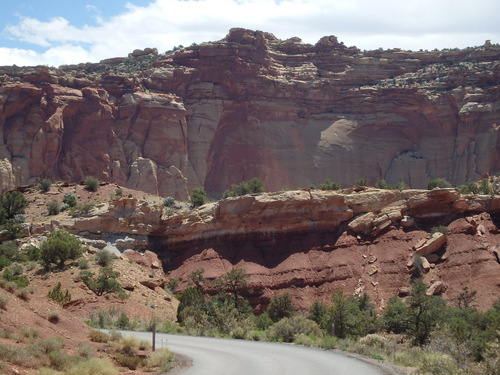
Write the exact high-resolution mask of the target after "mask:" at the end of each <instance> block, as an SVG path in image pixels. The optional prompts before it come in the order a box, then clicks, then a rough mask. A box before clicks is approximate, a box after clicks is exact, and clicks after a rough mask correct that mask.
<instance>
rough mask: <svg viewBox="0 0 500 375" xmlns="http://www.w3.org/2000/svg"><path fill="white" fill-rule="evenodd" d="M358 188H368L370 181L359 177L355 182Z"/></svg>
mask: <svg viewBox="0 0 500 375" xmlns="http://www.w3.org/2000/svg"><path fill="white" fill-rule="evenodd" d="M355 185H356V186H368V180H367V179H366V178H364V177H359V178H358V179H356V182H355Z"/></svg>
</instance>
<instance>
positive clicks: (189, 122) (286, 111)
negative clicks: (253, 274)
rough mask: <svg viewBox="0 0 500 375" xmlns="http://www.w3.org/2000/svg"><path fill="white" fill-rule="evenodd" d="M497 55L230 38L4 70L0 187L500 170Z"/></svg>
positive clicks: (216, 184) (189, 184)
mask: <svg viewBox="0 0 500 375" xmlns="http://www.w3.org/2000/svg"><path fill="white" fill-rule="evenodd" d="M499 61H500V47H498V46H491V45H485V46H482V47H476V48H469V49H464V50H443V51H433V52H427V51H420V52H409V51H402V50H397V49H394V50H387V51H382V50H377V51H360V50H358V49H357V48H355V47H349V48H347V47H346V46H344V45H343V44H342V43H339V42H338V41H337V39H336V38H335V37H324V38H322V39H321V40H320V41H319V42H318V43H316V44H315V45H309V44H305V43H302V42H301V41H300V39H298V38H291V39H289V40H285V41H282V40H278V39H276V38H275V37H274V36H273V35H271V34H268V33H263V32H259V31H257V32H254V31H250V30H243V29H233V30H231V31H230V32H229V34H228V35H227V37H226V38H225V39H223V40H221V41H218V42H211V43H204V44H201V45H193V46H191V47H188V48H180V49H177V50H176V51H170V52H167V53H165V54H157V51H155V50H153V49H146V50H144V51H142V52H141V51H134V53H133V54H130V55H129V57H127V58H115V59H108V60H105V61H103V62H101V63H99V64H80V65H74V66H62V67H60V68H58V69H55V68H48V67H43V66H40V67H29V68H19V67H15V66H12V67H0V83H1V86H0V127H1V129H2V131H1V132H0V134H1V139H0V159H1V161H0V188H1V189H2V190H7V189H11V188H13V187H14V186H19V185H24V184H31V183H34V182H36V181H37V180H38V179H40V178H42V177H51V178H58V179H62V180H66V181H76V182H77V181H80V180H81V179H83V178H84V177H85V176H86V175H93V176H95V177H98V178H100V179H102V180H106V181H114V182H117V183H119V184H121V185H123V186H127V187H130V188H136V189H141V190H144V191H146V192H148V193H153V194H160V195H162V196H167V195H171V196H173V197H175V198H177V199H183V198H185V197H186V196H187V194H188V191H189V190H190V189H191V188H193V187H194V186H204V187H205V188H206V190H207V191H208V192H209V194H210V195H211V196H213V197H217V198H218V197H220V195H221V193H222V192H223V191H224V190H225V189H226V188H227V187H228V186H229V185H230V184H231V183H239V182H241V181H243V180H247V179H249V178H251V177H259V178H261V179H262V180H264V181H265V183H266V186H267V187H268V189H269V190H279V189H281V188H282V187H283V186H289V187H294V188H297V187H305V186H309V185H311V184H319V183H321V182H324V181H325V179H326V178H331V179H332V180H334V181H339V182H341V183H342V184H343V185H344V186H348V185H352V184H353V182H354V180H355V179H357V178H358V177H365V178H367V179H368V181H369V182H370V183H372V184H373V183H374V182H375V180H377V179H379V178H384V179H386V180H387V181H388V182H389V183H396V182H398V181H404V182H405V183H406V184H407V185H408V186H410V187H413V188H421V187H423V186H424V184H425V183H426V181H427V179H429V178H431V177H433V178H434V177H444V178H446V179H448V180H449V181H450V182H452V183H453V184H461V183H463V182H465V181H467V180H477V179H478V178H479V177H480V176H481V175H482V174H483V173H485V172H495V171H497V170H499V169H500V166H499V160H500V158H499V157H498V152H499V148H498V137H499V130H498V124H499V118H500V117H499V115H500V89H499V88H500V86H499V82H500V64H499Z"/></svg>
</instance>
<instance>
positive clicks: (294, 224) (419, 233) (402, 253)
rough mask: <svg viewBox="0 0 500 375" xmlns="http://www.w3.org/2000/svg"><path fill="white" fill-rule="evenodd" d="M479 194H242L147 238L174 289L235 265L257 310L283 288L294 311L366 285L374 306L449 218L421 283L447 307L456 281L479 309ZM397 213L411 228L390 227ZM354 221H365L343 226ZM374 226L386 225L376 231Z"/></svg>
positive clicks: (484, 281)
mask: <svg viewBox="0 0 500 375" xmlns="http://www.w3.org/2000/svg"><path fill="white" fill-rule="evenodd" d="M485 199H486V197H485V196H461V195H460V194H458V192H457V190H455V189H440V190H433V191H423V190H407V191H403V192H397V191H383V190H375V189H368V190H365V191H361V192H359V193H356V192H351V193H349V194H339V193H331V192H322V191H290V192H284V193H275V194H263V195H252V196H245V197H240V198H230V199H226V200H222V201H220V202H218V203H213V204H208V205H205V206H203V207H201V208H200V209H198V210H194V211H192V212H190V213H187V214H186V213H179V214H176V215H173V216H171V215H170V216H164V217H163V223H162V224H161V225H159V226H157V227H156V228H157V229H156V230H153V231H152V232H151V233H150V238H151V239H155V241H154V242H155V244H156V247H155V251H156V252H158V254H159V256H160V258H161V259H163V262H164V264H165V266H166V268H167V270H170V271H171V272H170V276H171V277H175V278H180V279H182V280H183V283H181V287H185V286H186V283H187V280H188V276H189V274H190V273H191V272H192V271H195V270H197V269H200V268H203V269H205V277H207V278H208V279H209V280H214V279H217V278H219V277H220V276H221V275H222V274H224V273H226V272H228V271H229V270H230V269H231V268H232V267H238V268H243V269H245V270H246V272H247V273H248V274H249V276H250V278H249V288H250V289H251V290H252V291H253V292H252V293H251V294H249V297H250V299H251V302H252V304H253V305H254V306H256V307H257V308H263V307H265V306H266V305H267V303H268V302H269V300H270V298H271V297H272V296H273V295H274V294H276V293H282V292H283V291H284V290H288V291H289V292H290V293H291V295H292V296H293V298H294V302H295V303H296V304H297V305H298V306H299V307H300V308H301V309H307V308H309V306H310V305H311V304H312V302H313V301H314V300H315V299H319V300H322V301H323V302H326V303H328V302H329V299H330V296H331V294H332V293H333V292H334V291H336V290H343V291H345V292H346V293H348V294H359V293H362V292H365V291H366V292H367V293H368V294H370V296H371V297H372V300H373V301H374V302H375V304H376V305H377V306H379V307H380V308H383V307H384V306H385V305H386V303H387V302H388V300H389V299H390V297H392V296H394V295H397V294H398V293H399V291H400V289H401V288H404V287H406V286H407V285H408V282H409V280H410V277H411V264H412V259H413V257H414V256H416V255H417V252H416V251H415V249H421V248H423V247H422V244H423V243H425V242H426V240H427V239H429V238H430V235H429V234H428V232H429V230H430V227H431V226H434V225H436V224H449V225H448V227H449V233H448V236H447V238H448V241H447V244H446V245H443V244H442V246H440V247H439V249H435V250H434V256H433V257H428V262H429V266H428V267H427V273H426V274H425V275H424V276H423V278H424V281H425V282H426V283H427V284H428V286H429V287H430V286H431V285H434V288H435V291H432V290H431V289H430V292H432V293H434V292H436V293H437V291H439V292H440V293H442V295H443V296H444V298H445V299H448V300H449V301H451V302H452V303H453V301H454V300H455V299H456V298H457V297H458V294H459V292H460V291H461V290H462V289H463V288H464V287H465V286H468V287H469V288H473V289H477V290H478V298H477V304H478V307H479V308H481V309H486V308H489V307H490V306H491V304H492V303H493V302H494V301H495V300H496V299H497V298H498V295H499V294H500V272H499V271H500V264H499V263H498V261H497V259H496V255H495V252H494V249H496V246H498V245H499V244H500V238H499V237H498V228H497V226H496V225H495V223H494V220H493V219H492V216H490V215H489V214H488V213H486V211H489V212H491V213H492V214H493V215H496V213H498V212H499V211H498V208H495V209H493V210H490V208H486V206H488V207H498V203H500V199H499V198H498V197H495V198H491V197H488V198H487V199H488V201H489V203H488V205H482V207H483V209H482V211H483V213H481V214H477V212H479V211H480V210H478V209H477V207H478V202H482V201H483V200H485ZM436 201H439V202H441V204H436ZM417 202H418V204H417ZM457 202H462V203H461V204H460V205H458V204H457ZM457 207H458V208H459V209H457ZM464 207H465V209H464ZM397 211H399V215H396V214H392V215H389V214H388V213H395V212H397ZM355 215H356V216H355ZM405 215H406V216H407V218H408V216H409V217H411V218H413V222H414V223H415V224H414V226H413V227H407V226H403V225H401V224H400V220H402V218H403V216H405ZM360 217H365V218H369V220H367V219H365V220H366V223H365V224H364V225H363V226H357V225H353V223H355V222H356V221H358V219H359V218H360ZM494 217H496V216H494ZM370 220H371V221H370ZM495 220H496V219H495ZM406 221H408V220H406ZM381 222H387V223H388V224H387V225H385V226H384V228H383V229H380V228H379V225H380V223H381ZM417 256H418V255H417ZM426 262H427V259H426ZM438 281H439V282H440V283H436V282H438ZM437 286H439V288H437Z"/></svg>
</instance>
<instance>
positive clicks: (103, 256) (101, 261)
mask: <svg viewBox="0 0 500 375" xmlns="http://www.w3.org/2000/svg"><path fill="white" fill-rule="evenodd" d="M115 259H116V257H115V255H114V254H112V253H111V252H110V251H108V250H101V251H99V252H97V253H96V255H95V262H96V263H97V264H98V265H100V266H101V267H108V266H109V265H111V263H113V260H115Z"/></svg>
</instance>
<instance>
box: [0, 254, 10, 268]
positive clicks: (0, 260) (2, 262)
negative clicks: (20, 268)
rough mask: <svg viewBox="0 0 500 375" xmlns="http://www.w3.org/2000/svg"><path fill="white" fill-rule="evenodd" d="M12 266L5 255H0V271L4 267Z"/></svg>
mask: <svg viewBox="0 0 500 375" xmlns="http://www.w3.org/2000/svg"><path fill="white" fill-rule="evenodd" d="M11 264H12V261H11V260H10V259H9V258H7V257H6V256H5V255H0V270H3V269H4V268H5V267H8V266H10V265H11Z"/></svg>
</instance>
